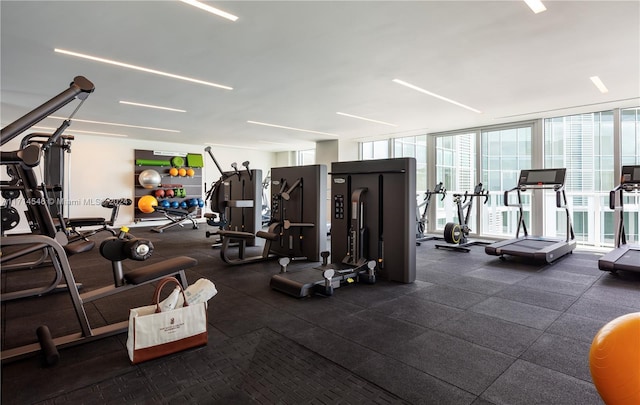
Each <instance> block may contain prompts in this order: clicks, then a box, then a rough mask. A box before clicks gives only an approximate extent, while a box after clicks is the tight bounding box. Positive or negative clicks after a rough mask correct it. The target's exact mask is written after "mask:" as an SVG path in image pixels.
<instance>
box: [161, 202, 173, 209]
mask: <svg viewBox="0 0 640 405" xmlns="http://www.w3.org/2000/svg"><path fill="white" fill-rule="evenodd" d="M160 206H161V207H162V208H170V207H171V203H170V202H169V200H162V202H161V203H160Z"/></svg>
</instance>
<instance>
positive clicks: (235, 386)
mask: <svg viewBox="0 0 640 405" xmlns="http://www.w3.org/2000/svg"><path fill="white" fill-rule="evenodd" d="M123 350H124V348H123ZM96 366H97V365H96ZM49 371H51V370H49ZM122 371H123V373H122V374H119V375H117V376H113V377H110V378H106V379H104V377H103V376H104V374H103V373H101V370H100V367H94V368H93V369H85V370H84V373H85V375H86V374H89V375H91V374H93V376H94V382H93V383H90V384H86V385H85V386H82V387H77V388H76V389H74V390H71V391H67V392H65V393H64V394H60V395H56V394H59V392H60V390H59V387H60V384H61V383H62V381H56V380H57V376H56V374H53V373H50V374H51V375H50V378H48V379H45V380H44V381H43V380H40V379H38V380H39V381H42V383H40V384H37V385H35V386H34V384H33V381H34V380H33V378H30V379H23V380H22V381H14V384H13V385H14V386H13V388H12V389H8V388H4V389H3V392H2V397H3V401H7V403H25V402H23V401H25V400H29V399H30V398H25V397H24V395H25V391H26V392H29V391H33V390H41V389H44V388H45V387H46V388H48V389H49V390H50V395H46V394H45V393H42V392H41V393H40V394H39V395H38V396H37V397H39V398H43V397H46V398H48V399H47V400H45V401H43V402H40V403H41V404H60V403H86V401H87V400H90V401H91V402H93V403H153V404H169V403H189V404H245V403H260V404H275V403H278V404H302V403H308V404H335V403H341V404H404V403H406V402H405V401H403V400H402V399H400V398H398V397H397V396H395V395H393V394H391V393H390V392H388V391H385V390H384V389H382V388H380V387H379V386H377V385H375V384H372V383H371V382H369V381H367V380H365V379H363V378H361V377H358V376H357V375H355V374H353V373H352V372H350V371H349V370H347V369H345V368H343V367H340V366H338V365H337V364H335V363H333V362H331V361H330V360H328V359H326V358H324V357H322V356H320V355H318V354H316V353H314V352H312V351H310V350H308V349H307V348H305V347H303V346H301V345H299V344H297V343H295V342H294V341H292V340H290V339H288V338H286V337H284V336H282V335H281V334H279V333H277V332H275V331H273V330H271V329H268V328H263V329H259V330H256V331H254V332H251V333H248V334H245V335H242V336H239V337H237V338H234V339H226V340H224V341H223V342H210V343H209V345H208V346H205V347H203V348H200V349H195V350H191V351H186V352H182V353H177V354H175V355H172V356H168V357H165V358H164V359H163V360H161V361H150V362H147V363H142V364H140V365H138V366H131V367H127V368H123V369H122ZM46 372H47V370H46V369H39V370H38V369H35V370H34V373H35V374H40V373H46ZM32 377H37V376H33V375H32ZM85 380H86V376H85ZM19 385H24V386H19ZM56 387H57V388H58V389H56ZM52 395H53V396H52Z"/></svg>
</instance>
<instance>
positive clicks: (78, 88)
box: [0, 76, 95, 145]
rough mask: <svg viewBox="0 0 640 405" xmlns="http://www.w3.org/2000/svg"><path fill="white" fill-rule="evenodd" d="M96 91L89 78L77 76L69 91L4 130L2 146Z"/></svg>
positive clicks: (1, 136)
mask: <svg viewBox="0 0 640 405" xmlns="http://www.w3.org/2000/svg"><path fill="white" fill-rule="evenodd" d="M94 90H95V86H94V85H93V83H91V82H90V81H89V80H88V79H87V78H85V77H83V76H76V77H75V78H74V79H73V82H71V84H70V85H69V88H68V89H66V90H64V91H63V92H61V93H60V94H58V95H57V96H55V97H53V98H51V99H50V100H49V101H47V102H45V103H44V104H42V105H41V106H39V107H37V108H35V109H33V110H31V111H30V112H28V113H27V114H25V115H23V116H22V117H20V118H18V119H17V120H15V121H14V122H12V123H11V124H9V125H7V126H6V127H4V128H2V131H0V145H4V144H6V143H7V142H9V141H11V140H12V139H13V138H15V137H16V136H18V135H20V134H21V133H22V132H24V131H26V130H27V129H29V128H31V127H32V126H33V125H35V124H37V123H38V122H40V121H42V120H43V119H44V118H46V117H48V116H49V115H51V114H52V113H53V112H55V111H58V110H59V109H60V108H62V107H64V106H65V105H67V104H69V103H70V102H71V101H72V100H73V99H75V98H79V99H81V100H84V99H86V98H87V97H88V96H89V94H90V93H92V92H93V91H94Z"/></svg>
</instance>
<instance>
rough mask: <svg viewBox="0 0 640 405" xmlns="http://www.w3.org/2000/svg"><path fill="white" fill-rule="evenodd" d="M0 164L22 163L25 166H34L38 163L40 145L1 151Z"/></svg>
mask: <svg viewBox="0 0 640 405" xmlns="http://www.w3.org/2000/svg"><path fill="white" fill-rule="evenodd" d="M0 159H1V160H2V164H3V165H7V164H24V165H26V166H27V167H36V166H38V165H39V164H40V146H38V145H29V146H27V147H26V148H24V149H20V150H18V151H11V152H4V151H2V152H1V158H0Z"/></svg>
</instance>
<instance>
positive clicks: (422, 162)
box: [393, 135, 427, 195]
mask: <svg viewBox="0 0 640 405" xmlns="http://www.w3.org/2000/svg"><path fill="white" fill-rule="evenodd" d="M393 157H396V158H399V157H413V158H415V159H416V193H418V195H423V194H424V192H425V191H426V190H427V136H426V135H420V136H405V137H402V138H395V139H394V140H393Z"/></svg>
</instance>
